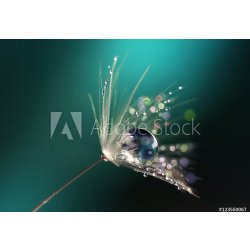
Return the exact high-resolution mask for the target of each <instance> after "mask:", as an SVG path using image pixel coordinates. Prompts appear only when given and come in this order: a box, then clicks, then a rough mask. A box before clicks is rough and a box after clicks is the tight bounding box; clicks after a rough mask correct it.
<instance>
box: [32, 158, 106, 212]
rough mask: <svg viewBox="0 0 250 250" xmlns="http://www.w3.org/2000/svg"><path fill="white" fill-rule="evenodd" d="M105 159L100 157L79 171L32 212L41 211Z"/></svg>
mask: <svg viewBox="0 0 250 250" xmlns="http://www.w3.org/2000/svg"><path fill="white" fill-rule="evenodd" d="M104 159H105V157H102V158H101V159H99V160H98V161H96V162H94V163H93V164H91V165H90V166H88V167H87V168H85V169H83V170H82V171H80V173H79V174H78V175H76V176H75V177H74V178H72V179H71V180H69V181H68V182H66V183H65V184H64V185H63V186H61V187H60V188H59V189H57V190H56V191H54V192H53V193H52V194H51V195H49V196H48V197H47V198H46V199H45V200H43V201H42V202H41V203H39V204H38V205H37V206H36V207H35V208H34V209H33V210H32V212H37V211H38V210H39V209H41V208H42V207H43V206H44V205H45V204H47V203H48V202H49V201H50V200H51V199H52V198H54V197H55V196H56V195H58V194H59V193H60V192H61V191H63V190H64V189H65V188H66V187H68V186H69V185H70V184H72V183H73V182H75V181H76V180H77V179H79V178H80V177H81V176H82V175H83V174H85V173H86V172H87V171H88V170H90V169H92V168H93V167H94V166H96V165H97V164H98V163H100V162H102V161H103V160H104Z"/></svg>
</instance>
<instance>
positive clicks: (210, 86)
mask: <svg viewBox="0 0 250 250" xmlns="http://www.w3.org/2000/svg"><path fill="white" fill-rule="evenodd" d="M126 54H128V57H127V59H126V62H125V64H124V68H123V70H122V72H121V83H122V86H124V88H128V89H130V88H131V87H133V86H134V84H135V83H136V82H137V80H138V79H139V77H140V76H141V74H142V73H143V71H144V70H145V68H146V67H147V66H148V65H149V64H151V65H152V67H151V69H150V72H149V74H148V76H147V77H146V79H145V81H144V82H143V84H142V86H141V87H140V89H139V90H138V95H140V94H144V95H151V93H155V94H157V93H159V92H160V91H162V90H163V89H165V88H166V86H168V85H169V84H170V83H172V82H174V81H176V80H178V81H180V82H181V83H183V84H184V85H185V86H186V87H187V88H186V91H187V95H188V96H190V97H196V98H197V101H196V102H195V103H192V104H190V105H189V107H191V108H193V109H195V111H196V113H197V117H198V120H199V121H200V122H201V130H202V136H200V137H199V138H195V141H197V143H198V144H199V149H198V151H197V165H196V167H195V168H196V171H197V173H198V175H199V176H201V177H202V179H203V180H202V181H201V182H200V183H198V184H197V185H196V188H197V190H198V193H199V194H200V196H201V198H200V199H196V198H194V197H191V196H189V195H187V194H183V193H181V192H178V191H177V189H176V188H175V187H172V186H170V185H168V184H166V183H163V182H161V181H159V180H156V179H154V178H143V177H142V176H141V175H140V174H137V173H135V172H134V171H131V170H129V169H126V168H123V167H120V168H117V167H115V166H114V165H112V164H110V163H102V164H100V165H98V166H97V167H96V168H94V169H92V170H91V171H90V172H88V173H87V174H86V175H85V176H83V177H82V178H81V179H80V180H78V181H77V182H76V183H74V184H73V185H71V186H70V187H69V188H68V189H66V190H65V191H64V192H62V193H60V194H59V195H58V196H57V197H56V198H55V199H54V200H52V201H51V202H50V203H49V204H47V205H46V206H45V207H44V208H43V209H42V211H218V208H219V207H224V206H236V207H237V206H247V205H248V204H250V203H249V191H250V189H249V184H248V182H249V181H248V180H249V158H248V151H249V150H248V149H249V138H250V137H249V128H248V120H249V108H250V105H249V97H248V93H249V84H250V81H249V79H250V42H249V41H248V40H1V41H0V109H1V123H0V128H1V138H0V149H1V155H0V211H31V209H32V208H33V207H34V206H35V205H37V203H39V202H40V201H42V200H43V199H44V198H45V197H47V195H48V194H50V193H51V192H52V191H53V190H55V189H57V188H58V187H59V186H60V185H62V184H63V183H64V182H65V181H67V180H68V179H69V178H71V177H73V176H74V175H75V174H76V173H78V172H79V171H80V170H81V169H82V168H83V167H85V166H88V165H89V164H91V163H92V162H94V161H96V160H97V159H99V157H100V155H101V151H100V146H99V142H98V138H97V136H96V135H93V136H90V131H91V128H92V125H93V119H94V118H93V115H92V111H91V108H90V105H89V100H88V97H87V94H88V93H92V94H93V95H94V97H97V91H98V71H99V63H100V62H101V63H102V65H103V69H104V71H105V69H106V67H107V65H109V64H110V63H111V62H112V60H113V57H114V56H115V55H118V56H119V57H120V58H121V59H122V58H124V57H125V56H126ZM120 98H123V96H121V97H120ZM53 111H61V112H65V113H67V112H71V111H75V112H77V111H79V112H82V113H83V138H82V139H80V138H79V137H78V136H77V132H76V131H73V136H74V135H75V137H76V139H75V140H73V141H69V140H67V138H66V137H65V136H62V135H60V134H59V133H55V136H54V137H53V139H52V140H50V112H53ZM64 118H65V119H67V117H64ZM58 129H59V128H58Z"/></svg>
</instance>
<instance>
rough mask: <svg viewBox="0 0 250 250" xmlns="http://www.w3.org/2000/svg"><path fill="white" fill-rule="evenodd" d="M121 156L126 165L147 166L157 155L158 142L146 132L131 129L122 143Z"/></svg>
mask: <svg viewBox="0 0 250 250" xmlns="http://www.w3.org/2000/svg"><path fill="white" fill-rule="evenodd" d="M122 155H123V159H124V160H126V161H127V162H128V163H134V164H136V165H144V164H145V163H146V162H147V165H148V163H150V162H153V161H154V159H155V158H156V156H157V155H158V142H157V140H156V138H155V137H154V135H152V134H151V133H150V132H148V131H147V130H145V129H138V128H133V129H131V130H129V132H128V134H127V135H126V138H125V140H124V141H123V144H122ZM120 159H121V158H120Z"/></svg>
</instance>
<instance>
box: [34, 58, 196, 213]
mask: <svg viewBox="0 0 250 250" xmlns="http://www.w3.org/2000/svg"><path fill="white" fill-rule="evenodd" d="M117 62H118V57H117V56H115V57H114V60H113V63H112V66H109V67H108V74H107V77H106V78H105V80H104V82H103V79H102V71H101V67H100V72H99V91H98V95H99V100H98V102H97V103H98V110H96V107H95V102H94V100H93V98H92V96H91V95H90V94H89V99H90V104H91V107H92V111H93V114H94V118H95V123H96V124H97V127H98V129H97V132H98V138H99V142H100V146H101V150H102V157H101V159H99V160H97V161H96V162H95V163H93V164H92V165H90V166H89V167H87V168H85V169H83V170H82V171H81V172H80V173H79V174H78V175H76V176H75V177H74V178H72V179H71V180H70V181H68V182H67V183H65V184H64V185H63V186H62V187H60V188H59V189H57V190H56V191H54V192H53V193H52V194H51V195H50V196H48V197H47V198H46V199H45V200H44V201H42V202H41V203H40V204H39V205H37V206H36V207H35V208H34V209H33V210H32V211H34V212H36V211H38V210H39V209H41V207H43V206H44V205H45V204H46V203H48V202H49V201H50V200H51V199H52V198H54V197H55V196H56V195H57V194H58V193H60V192H61V191H63V190H64V189H65V188H66V187H68V186H69V185H70V184H72V183H73V182H74V181H76V180H77V179H79V178H80V177H81V176H82V175H83V174H85V173H86V172H87V171H88V170H90V169H91V168H93V167H94V166H96V165H97V164H99V163H100V162H102V161H109V162H111V163H113V164H114V165H116V166H124V167H127V168H130V169H133V170H134V171H136V172H140V173H142V174H143V176H144V177H147V176H153V177H155V178H158V179H160V180H163V181H165V182H168V183H170V184H172V185H175V186H177V188H178V189H179V190H184V191H187V192H188V193H190V194H192V195H194V196H197V195H196V194H195V193H194V189H193V188H192V187H191V186H190V184H191V183H193V182H194V181H195V180H196V179H198V177H196V176H195V175H194V174H193V173H190V172H188V171H187V167H188V165H189V162H190V160H189V158H188V154H189V153H190V151H192V149H193V147H194V145H193V144H192V143H190V142H189V143H181V142H179V141H177V142H176V143H168V144H165V143H162V142H161V141H162V139H164V138H165V137H166V136H165V135H164V134H162V133H160V132H161V131H162V128H167V127H168V126H169V125H170V124H171V120H174V119H175V120H177V118H174V117H172V116H173V114H172V111H173V110H174V109H175V108H178V107H179V106H181V105H184V104H186V103H188V102H189V101H192V100H188V101H187V102H182V103H177V102H175V101H176V99H178V95H179V93H180V92H181V91H183V86H178V85H177V84H176V83H173V84H171V85H170V86H168V87H167V88H166V89H165V90H164V91H162V92H161V93H160V94H158V95H156V96H155V97H149V96H141V97H139V98H137V100H134V97H135V94H136V91H137V89H138V88H139V86H140V85H141V83H142V82H143V79H144V78H145V76H146V75H147V73H148V71H149V69H150V66H148V67H147V68H146V70H145V71H144V73H143V74H142V76H141V77H140V79H139V80H138V82H137V83H136V84H135V86H134V88H133V89H132V91H131V92H130V95H129V96H128V98H127V99H126V101H124V102H122V103H123V105H121V108H119V109H118V108H117V106H118V105H117V103H116V100H115V99H116V94H117V86H118V76H119V73H120V69H121V66H119V67H117ZM142 124H143V125H144V126H143V127H142V126H141V125H142ZM165 139H166V138H165ZM197 197H198V196H197Z"/></svg>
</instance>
